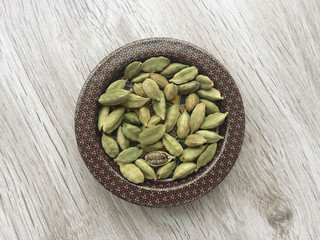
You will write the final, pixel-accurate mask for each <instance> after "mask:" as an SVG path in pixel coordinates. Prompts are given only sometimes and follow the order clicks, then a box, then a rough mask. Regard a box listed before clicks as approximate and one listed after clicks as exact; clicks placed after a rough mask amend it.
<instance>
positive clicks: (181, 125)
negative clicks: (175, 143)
mask: <svg viewBox="0 0 320 240" xmlns="http://www.w3.org/2000/svg"><path fill="white" fill-rule="evenodd" d="M189 124H190V115H189V114H188V112H187V110H184V112H183V113H182V114H181V115H180V117H179V118H178V121H177V135H178V138H179V139H185V138H186V137H187V136H188V134H189V132H190V127H189Z"/></svg>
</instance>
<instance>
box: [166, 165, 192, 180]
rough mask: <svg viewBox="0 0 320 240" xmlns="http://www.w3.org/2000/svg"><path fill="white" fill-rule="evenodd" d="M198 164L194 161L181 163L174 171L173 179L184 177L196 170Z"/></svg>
mask: <svg viewBox="0 0 320 240" xmlns="http://www.w3.org/2000/svg"><path fill="white" fill-rule="evenodd" d="M196 167H197V165H196V164H195V163H193V162H186V163H181V164H180V165H179V166H178V167H177V168H176V170H174V172H173V177H172V181H174V180H177V179H182V178H185V177H187V176H189V175H190V174H192V173H193V172H194V170H195V169H196Z"/></svg>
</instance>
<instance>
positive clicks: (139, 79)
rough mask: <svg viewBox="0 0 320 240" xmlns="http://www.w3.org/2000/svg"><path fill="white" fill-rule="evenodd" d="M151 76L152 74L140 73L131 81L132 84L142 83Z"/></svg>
mask: <svg viewBox="0 0 320 240" xmlns="http://www.w3.org/2000/svg"><path fill="white" fill-rule="evenodd" d="M149 76H150V73H140V74H139V75H138V76H136V77H135V78H133V79H132V80H131V82H133V83H142V82H143V81H144V80H145V79H146V78H148V77H149Z"/></svg>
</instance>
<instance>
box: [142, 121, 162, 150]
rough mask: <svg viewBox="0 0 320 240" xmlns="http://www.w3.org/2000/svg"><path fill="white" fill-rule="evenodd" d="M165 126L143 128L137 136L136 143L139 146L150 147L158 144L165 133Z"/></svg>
mask: <svg viewBox="0 0 320 240" xmlns="http://www.w3.org/2000/svg"><path fill="white" fill-rule="evenodd" d="M165 130H166V126H165V125H164V124H159V125H156V126H150V127H148V128H145V129H144V130H143V131H142V132H141V133H140V134H139V136H138V142H140V144H141V145H151V144H154V143H156V142H158V141H159V140H160V139H161V138H162V137H163V134H164V133H165Z"/></svg>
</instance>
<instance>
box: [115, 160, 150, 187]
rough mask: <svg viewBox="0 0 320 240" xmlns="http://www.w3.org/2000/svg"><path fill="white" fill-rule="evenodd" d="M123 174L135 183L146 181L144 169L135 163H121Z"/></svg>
mask: <svg viewBox="0 0 320 240" xmlns="http://www.w3.org/2000/svg"><path fill="white" fill-rule="evenodd" d="M119 167H120V172H121V174H122V175H123V176H124V177H125V178H126V179H127V180H128V181H130V182H133V183H135V184H139V183H143V182H144V175H143V173H142V171H141V170H140V169H139V168H138V167H137V166H136V165H134V164H133V163H127V164H126V163H120V164H119Z"/></svg>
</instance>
